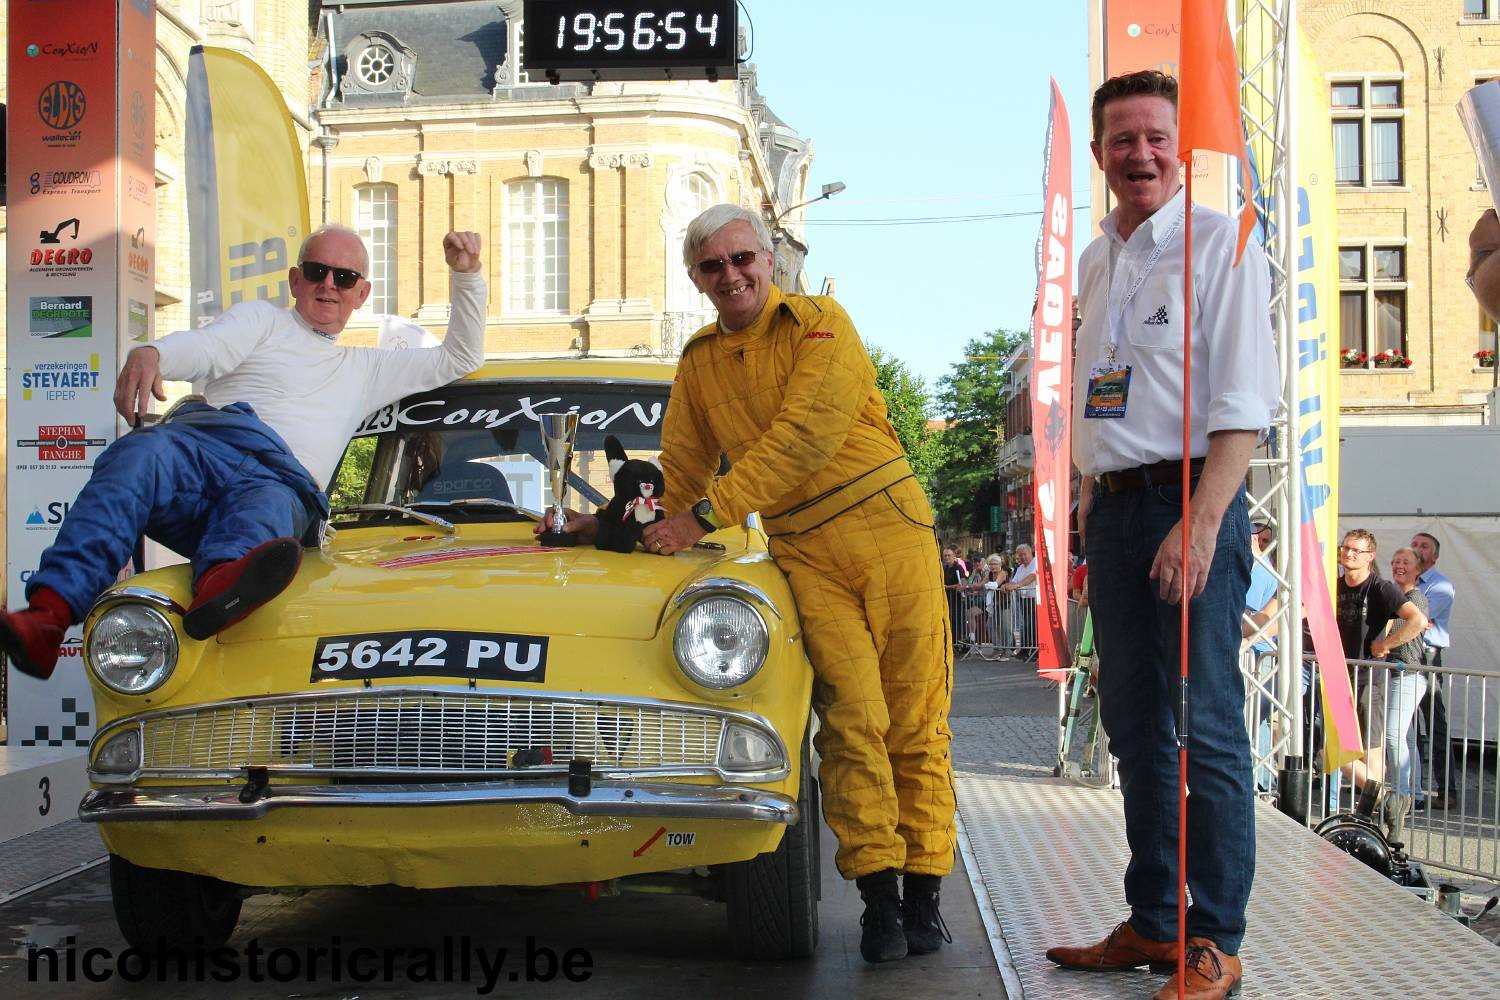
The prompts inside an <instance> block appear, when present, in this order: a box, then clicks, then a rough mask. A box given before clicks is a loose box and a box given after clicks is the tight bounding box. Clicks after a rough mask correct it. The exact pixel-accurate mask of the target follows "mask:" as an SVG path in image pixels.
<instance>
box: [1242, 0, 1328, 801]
mask: <svg viewBox="0 0 1500 1000" xmlns="http://www.w3.org/2000/svg"><path fill="white" fill-rule="evenodd" d="M1231 17H1232V18H1234V20H1235V28H1236V32H1235V37H1236V40H1237V42H1236V44H1237V47H1238V50H1239V52H1238V55H1239V63H1240V105H1241V113H1242V118H1243V121H1244V125H1245V130H1246V140H1247V142H1248V145H1249V147H1250V149H1251V151H1252V155H1254V156H1255V157H1256V160H1257V162H1256V171H1257V174H1256V177H1255V183H1256V185H1257V186H1256V189H1255V190H1254V191H1251V192H1242V193H1243V194H1244V195H1245V196H1247V197H1249V198H1250V199H1251V200H1252V201H1253V202H1254V203H1255V205H1256V207H1257V209H1258V211H1259V213H1260V219H1261V223H1262V225H1263V227H1264V231H1265V240H1264V247H1265V251H1266V257H1267V259H1268V260H1269V261H1270V265H1271V323H1272V329H1273V330H1274V331H1275V334H1276V344H1277V351H1278V357H1279V359H1280V364H1281V402H1280V404H1279V405H1278V407H1277V412H1276V417H1275V419H1274V420H1273V422H1272V425H1271V435H1270V438H1269V440H1268V445H1267V447H1266V448H1265V449H1264V450H1263V454H1262V455H1259V456H1257V457H1256V458H1255V459H1254V460H1253V461H1252V462H1251V484H1252V493H1251V496H1250V518H1251V520H1252V521H1265V522H1267V523H1269V524H1270V525H1271V526H1272V528H1273V531H1272V543H1271V547H1270V548H1269V549H1268V550H1267V553H1266V556H1267V558H1268V560H1269V561H1270V562H1271V563H1272V564H1273V565H1274V570H1275V576H1276V593H1277V597H1278V598H1279V603H1278V608H1279V610H1278V611H1277V615H1276V618H1275V623H1276V625H1277V626H1278V628H1277V636H1278V639H1277V645H1276V649H1277V654H1276V657H1275V659H1274V660H1272V658H1271V657H1264V658H1263V659H1264V660H1265V662H1263V663H1262V662H1259V661H1258V660H1246V661H1244V662H1245V664H1246V669H1245V674H1246V677H1245V681H1246V695H1247V699H1246V711H1247V721H1248V722H1249V723H1250V725H1251V729H1252V732H1253V731H1255V730H1256V728H1257V726H1256V722H1257V721H1258V717H1259V711H1260V708H1261V704H1258V703H1262V704H1263V703H1264V702H1265V701H1269V704H1270V705H1271V708H1272V711H1271V732H1272V733H1273V739H1272V742H1271V744H1270V745H1269V746H1266V745H1262V744H1261V743H1260V742H1259V741H1258V740H1257V741H1253V744H1254V745H1253V746H1252V753H1253V755H1254V758H1255V764H1256V767H1257V769H1259V768H1260V767H1261V766H1262V765H1264V766H1266V767H1267V768H1269V769H1270V770H1271V771H1272V773H1274V772H1275V771H1276V768H1277V764H1278V762H1279V761H1281V760H1283V759H1284V758H1285V757H1302V758H1303V759H1304V760H1305V759H1306V755H1307V754H1308V753H1309V752H1310V750H1311V748H1308V747H1305V746H1303V742H1304V732H1305V727H1304V725H1303V721H1302V698H1301V674H1302V671H1301V662H1302V615H1301V608H1302V596H1301V585H1300V580H1301V565H1300V560H1301V559H1302V558H1303V557H1304V555H1305V556H1306V557H1308V558H1313V559H1316V558H1318V554H1317V553H1303V552H1301V550H1300V548H1301V547H1300V537H1301V531H1300V525H1301V522H1302V512H1301V496H1302V491H1301V480H1302V463H1301V447H1300V442H1301V428H1300V427H1299V421H1298V398H1299V394H1298V385H1297V383H1298V356H1297V281H1296V275H1297V259H1298V243H1297V239H1296V233H1297V186H1296V178H1297V176H1298V175H1297V171H1296V162H1295V156H1296V153H1295V148H1294V145H1293V142H1292V137H1293V136H1294V135H1295V134H1296V132H1295V127H1296V122H1295V121H1294V109H1295V108H1296V103H1297V102H1296V100H1295V95H1296V93H1297V90H1296V85H1297V81H1296V65H1297V58H1296V44H1297V43H1296V37H1297V30H1296V0H1238V2H1237V3H1234V4H1232V5H1231ZM1268 627H1269V626H1268ZM1251 713H1254V714H1251Z"/></svg>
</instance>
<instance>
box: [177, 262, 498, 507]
mask: <svg viewBox="0 0 1500 1000" xmlns="http://www.w3.org/2000/svg"><path fill="white" fill-rule="evenodd" d="M449 295H450V300H449V301H451V302H452V305H453V308H452V312H451V314H450V317H449V321H448V334H447V336H445V337H444V338H443V342H442V344H440V345H439V346H437V347H428V348H419V349H412V350H399V351H389V350H380V349H378V348H372V347H341V346H340V345H339V344H337V343H335V342H334V341H333V340H331V339H329V338H328V337H327V336H325V335H324V334H321V333H318V332H317V331H315V330H313V328H312V327H310V326H309V325H308V324H307V323H306V321H304V320H303V319H302V317H301V316H300V315H299V314H298V313H297V311H296V310H295V309H286V308H283V307H282V306H277V305H273V304H271V303H269V302H259V301H258V302H242V303H240V304H238V305H236V306H233V307H231V308H230V309H229V310H227V311H226V312H225V313H224V314H223V315H222V316H220V317H219V318H218V319H216V320H214V321H213V322H212V323H210V324H209V325H208V326H205V327H203V328H202V329H199V330H183V331H181V332H178V333H172V334H168V335H167V336H165V337H162V338H161V339H160V340H157V341H155V342H153V344H152V345H151V346H153V347H155V348H156V349H157V351H158V352H159V353H160V354H161V374H162V378H166V379H174V380H183V381H193V382H202V383H204V386H203V390H202V391H203V394H204V396H206V397H207V399H208V401H209V403H211V404H212V405H214V406H227V405H229V404H230V403H237V402H245V403H249V404H250V405H251V406H253V407H254V408H255V412H256V414H257V415H258V416H259V417H260V418H261V419H262V420H264V421H265V422H266V423H267V424H269V425H270V426H271V428H272V429H273V430H275V431H276V433H278V434H280V435H281V436H282V438H283V439H284V440H285V441H286V443H287V445H288V446H289V447H290V448H291V450H292V454H293V455H295V456H296V457H297V460H298V461H299V462H301V463H302V466H303V468H305V469H307V471H308V472H309V473H310V474H311V475H312V477H313V478H314V479H315V480H317V483H318V486H319V487H321V488H323V489H327V488H328V480H329V479H330V478H331V477H332V475H333V471H334V468H335V466H336V465H337V464H338V460H339V456H341V455H342V454H343V453H344V446H345V445H346V444H348V442H349V436H350V435H351V434H352V433H353V432H354V429H355V428H356V427H358V426H359V424H360V422H361V421H362V420H364V418H365V417H366V416H368V415H369V414H370V413H371V412H372V411H374V410H376V409H379V408H380V407H382V406H384V405H385V404H386V403H390V402H393V401H395V400H397V399H400V398H401V397H402V396H405V395H408V394H410V393H413V392H421V391H422V390H424V389H434V388H436V387H438V386H440V385H445V384H447V383H448V382H451V381H453V380H454V379H456V378H461V377H463V376H464V375H467V374H469V373H470V372H472V371H474V370H475V369H477V368H478V367H479V366H480V365H481V364H483V363H484V320H485V310H486V308H487V306H488V301H489V299H488V292H487V289H486V286H485V282H484V278H483V277H482V276H481V275H480V274H477V273H472V274H471V273H467V272H459V271H454V272H452V274H451V278H450V280H449Z"/></svg>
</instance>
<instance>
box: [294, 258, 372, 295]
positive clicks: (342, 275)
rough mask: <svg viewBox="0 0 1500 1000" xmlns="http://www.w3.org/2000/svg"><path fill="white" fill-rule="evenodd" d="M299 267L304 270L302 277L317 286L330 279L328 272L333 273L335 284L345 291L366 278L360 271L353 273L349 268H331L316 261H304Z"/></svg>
mask: <svg viewBox="0 0 1500 1000" xmlns="http://www.w3.org/2000/svg"><path fill="white" fill-rule="evenodd" d="M297 266H298V267H300V268H302V277H303V278H305V279H306V280H308V281H311V282H312V283H313V284H315V285H321V284H322V283H323V279H324V278H326V277H328V272H329V271H332V272H333V283H334V284H335V285H337V286H338V287H339V288H342V289H344V290H345V291H348V290H349V289H351V288H353V287H354V286H355V285H357V284H359V280H360V279H361V278H363V277H364V275H363V274H360V273H359V272H358V271H351V270H349V269H348V268H347V267H331V266H329V265H328V264H324V263H322V262H321V261H316V260H304V261H303V262H302V263H301V264H298V265H297Z"/></svg>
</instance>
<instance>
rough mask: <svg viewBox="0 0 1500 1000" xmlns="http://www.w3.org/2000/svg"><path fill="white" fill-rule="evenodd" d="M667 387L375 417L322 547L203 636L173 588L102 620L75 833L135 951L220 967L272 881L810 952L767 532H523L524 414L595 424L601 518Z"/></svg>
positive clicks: (650, 435) (536, 492) (800, 690)
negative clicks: (668, 927)
mask: <svg viewBox="0 0 1500 1000" xmlns="http://www.w3.org/2000/svg"><path fill="white" fill-rule="evenodd" d="M673 372H674V368H673V366H672V365H670V364H667V363H663V362H659V361H652V360H634V359H631V360H605V359H568V360H536V361H515V362H505V363H492V364H489V365H488V366H486V367H485V368H484V369H482V370H481V371H479V372H477V373H475V374H474V375H472V376H470V377H468V378H466V379H464V380H462V381H460V382H457V383H454V384H453V385H450V386H447V387H444V388H442V389H438V390H434V391H431V392H425V393H421V394H419V395H415V396H411V397H408V398H406V399H404V400H402V401H401V402H400V403H399V404H395V405H392V406H389V407H386V408H384V409H382V410H381V411H379V412H377V413H374V414H371V415H370V417H369V418H368V419H367V420H366V421H365V422H364V424H363V425H362V426H361V427H360V428H359V430H358V431H357V432H356V435H355V437H354V439H353V440H352V441H351V442H350V445H349V448H348V450H347V451H346V452H345V455H344V459H343V461H342V463H341V465H340V468H339V472H338V475H337V480H336V482H335V483H334V484H333V485H332V486H331V488H330V491H329V492H330V499H331V501H332V504H333V507H334V513H333V517H332V518H331V521H330V530H328V531H327V532H326V536H325V539H324V541H323V544H322V546H321V547H320V548H319V549H309V550H307V552H306V554H305V557H304V559H303V561H302V567H301V570H300V572H299V573H298V576H297V578H296V580H295V581H294V582H293V583H292V584H291V586H290V587H288V588H287V590H286V591H285V592H284V593H283V594H281V595H280V596H279V597H278V598H276V599H275V600H274V601H273V602H272V603H270V604H268V605H267V606H266V607H264V608H262V609H260V610H258V611H257V612H256V613H255V614H253V615H251V616H250V617H249V618H248V619H246V620H245V621H243V622H241V623H240V624H238V625H235V626H233V627H231V628H229V629H227V630H225V631H224V632H222V633H221V634H219V635H218V636H216V637H215V638H213V639H210V640H208V641H203V642H198V641H194V640H192V639H190V638H188V637H187V635H186V634H185V633H184V632H183V631H182V614H183V609H184V607H185V606H186V605H187V604H188V603H189V601H190V599H191V594H190V591H189V576H188V570H187V567H186V566H173V567H169V568H165V569H160V570H155V571H152V572H148V573H143V574H140V575H137V576H134V577H131V578H130V579H128V580H126V581H125V582H123V583H121V584H119V585H117V586H116V587H114V588H113V589H111V590H110V591H108V592H107V593H106V594H104V595H103V597H101V598H100V600H99V601H98V603H97V604H96V605H95V607H94V608H93V610H92V611H91V613H90V614H89V617H88V621H87V623H86V625H85V632H84V640H83V641H84V650H85V659H86V662H87V664H88V669H89V675H90V680H91V682H92V684H93V689H94V697H95V703H96V707H97V711H98V717H99V730H98V734H97V735H96V736H95V738H94V740H93V743H92V745H91V747H90V750H89V778H90V782H91V784H92V791H90V792H89V794H88V795H87V796H86V797H85V799H84V800H83V802H82V804H81V806H80V807H79V815H80V816H81V818H82V819H84V820H86V821H89V822H96V823H98V824H99V825H100V831H101V833H102V835H103V838H104V842H105V843H106V845H107V846H108V848H109V851H110V865H111V869H110V873H111V886H112V889H113V895H114V907H115V914H116V917H117V920H118V922H119V925H120V928H121V930H122V931H123V933H124V935H125V937H126V939H127V940H128V941H129V942H130V943H131V944H133V945H137V946H140V947H148V946H149V947H156V946H157V942H158V941H159V940H160V939H162V938H165V939H166V940H167V941H168V942H172V943H179V944H187V945H194V946H198V947H214V946H216V945H218V944H220V943H222V942H223V941H224V940H226V939H227V938H228V936H229V935H230V933H231V932H232V931H233V929H234V925H235V922H236V921H237V919H238V916H239V911H240V904H241V901H242V899H243V898H244V897H246V896H248V895H250V894H252V893H255V892H261V891H267V890H276V889H287V888H309V887H321V886H373V885H386V884H392V885H400V886H410V887H416V888H437V887H449V886H579V887H582V888H583V889H584V890H585V892H587V893H589V894H599V893H603V894H606V895H607V894H611V893H613V892H615V891H619V890H629V889H630V888H631V887H632V885H635V886H636V887H640V888H646V887H649V888H651V889H652V890H653V891H657V892H660V891H663V889H664V888H670V889H675V890H677V891H681V892H683V893H692V894H698V895H707V896H711V897H714V898H718V899H722V900H723V901H724V902H725V903H726V904H727V913H728V920H729V926H730V932H731V935H732V938H733V939H734V940H735V941H736V942H737V944H738V946H739V947H740V949H741V951H742V953H743V954H745V955H747V956H752V957H766V958H781V957H795V956H803V955H807V954H810V953H811V952H812V950H813V948H814V946H815V943H816V940H817V903H818V838H817V818H818V805H817V790H816V784H815V782H814V780H813V776H812V775H811V774H810V773H809V768H808V722H809V718H808V716H809V709H808V706H809V703H810V692H811V686H812V671H811V668H810V666H809V665H808V662H807V657H806V655H805V653H804V648H803V643H802V637H801V631H800V626H799V624H798V618H797V611H796V608H795V606H794V605H793V603H792V597H791V592H790V590H789V589H788V587H787V584H786V581H785V580H784V578H783V577H782V575H781V572H780V571H779V570H778V569H777V568H776V565H775V564H774V563H773V562H772V561H771V559H770V558H769V556H768V555H767V551H766V537H765V535H764V534H763V532H762V531H761V530H760V528H759V526H758V524H756V523H754V519H753V518H752V523H751V524H750V525H749V526H741V527H733V528H726V529H723V530H721V531H717V532H714V533H712V534H711V535H709V536H708V537H706V538H705V539H704V540H703V541H702V542H700V543H699V544H698V546H697V547H696V548H695V549H693V550H692V551H690V552H681V553H678V554H676V555H674V556H671V557H661V556H655V555H650V554H648V553H646V552H644V551H641V550H637V551H635V552H632V553H617V552H609V551H604V550H601V549H596V548H595V547H593V546H592V545H587V544H585V545H580V546H577V547H572V548H566V547H561V548H549V547H544V546H541V545H539V544H538V543H537V541H536V539H535V537H534V535H533V527H534V525H535V524H536V522H537V520H538V518H539V516H540V514H539V511H540V510H541V509H542V507H543V505H544V504H545V503H550V502H551V500H552V496H551V491H550V486H549V484H548V482H547V480H548V476H547V475H546V472H545V470H544V468H543V466H542V464H541V461H540V457H541V456H542V455H543V454H544V452H543V450H542V441H541V436H540V433H539V429H538V419H537V418H538V417H539V416H540V415H542V414H547V413H566V412H577V413H578V414H579V416H580V421H579V423H580V428H579V432H578V440H577V446H576V451H575V458H574V463H573V471H572V473H571V475H570V477H569V480H570V484H571V487H572V490H573V496H572V497H571V498H570V501H569V502H570V503H571V504H572V505H573V506H575V507H577V506H582V507H584V508H587V507H588V506H589V505H590V504H592V505H594V506H602V505H603V504H604V502H605V501H606V499H607V498H608V497H609V495H610V494H611V492H612V487H611V484H610V482H609V473H608V468H607V463H606V461H605V458H604V453H603V448H604V445H603V441H604V438H605V436H606V435H613V436H615V437H616V438H618V439H619V441H620V442H621V443H622V444H623V445H624V447H625V449H626V451H627V452H628V453H629V455H630V456H631V457H647V456H650V455H653V454H655V452H656V451H657V450H658V448H659V444H660V433H661V424H662V416H663V414H664V412H665V410H666V405H667V396H668V390H669V389H670V387H671V379H672V375H673ZM671 488H672V487H671V484H670V483H668V484H667V494H668V499H669V501H670V500H674V499H675V500H676V501H677V502H681V500H682V499H683V498H681V497H676V498H673V497H671ZM580 496H581V497H582V498H583V500H584V502H583V503H581V504H580V503H579V500H578V498H579V497H580Z"/></svg>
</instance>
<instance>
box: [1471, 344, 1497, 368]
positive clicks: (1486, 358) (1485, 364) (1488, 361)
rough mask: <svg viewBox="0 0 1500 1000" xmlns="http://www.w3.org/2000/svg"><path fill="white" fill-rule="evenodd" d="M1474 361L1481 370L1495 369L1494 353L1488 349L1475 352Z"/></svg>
mask: <svg viewBox="0 0 1500 1000" xmlns="http://www.w3.org/2000/svg"><path fill="white" fill-rule="evenodd" d="M1474 360H1475V361H1477V362H1478V363H1479V367H1481V368H1493V367H1495V352H1494V351H1492V350H1490V349H1489V348H1485V349H1484V350H1482V351H1475V352H1474Z"/></svg>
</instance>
